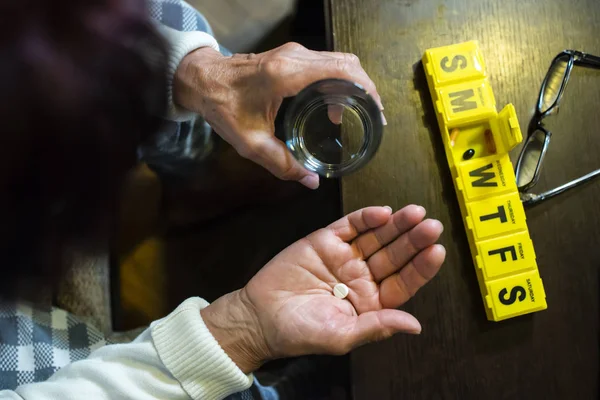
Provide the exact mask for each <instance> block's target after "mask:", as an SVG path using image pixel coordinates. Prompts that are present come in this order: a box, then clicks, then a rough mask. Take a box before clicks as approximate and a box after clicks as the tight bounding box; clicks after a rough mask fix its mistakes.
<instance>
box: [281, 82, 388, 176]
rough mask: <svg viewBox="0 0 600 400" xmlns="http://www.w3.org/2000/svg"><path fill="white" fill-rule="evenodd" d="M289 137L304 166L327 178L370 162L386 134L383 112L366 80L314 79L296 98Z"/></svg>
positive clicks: (291, 107)
mask: <svg viewBox="0 0 600 400" xmlns="http://www.w3.org/2000/svg"><path fill="white" fill-rule="evenodd" d="M284 127H285V141H286V144H287V147H288V148H289V150H290V151H291V152H292V154H293V155H294V157H296V159H297V160H298V161H299V162H300V163H301V164H302V165H304V167H305V168H306V169H308V170H310V171H314V172H316V173H318V174H319V175H321V176H323V177H326V178H336V177H340V176H344V175H348V174H350V173H352V172H355V171H357V170H358V169H360V168H362V167H363V166H365V165H366V164H367V163H368V162H369V161H370V160H371V159H372V158H373V156H374V155H375V153H376V152H377V150H378V149H379V145H380V144H381V140H382V137H383V121H382V116H381V111H380V109H379V107H378V106H377V103H376V102H375V100H374V99H373V98H372V97H371V96H370V95H369V94H368V93H367V92H366V91H365V89H364V88H363V87H361V86H360V85H358V84H356V83H353V82H350V81H346V80H340V79H327V80H322V81H318V82H315V83H313V84H312V85H310V86H308V87H306V88H305V89H304V90H302V92H300V93H299V94H298V95H297V96H296V97H294V98H293V99H292V101H291V103H290V105H289V108H288V109H287V112H286V114H285V120H284Z"/></svg>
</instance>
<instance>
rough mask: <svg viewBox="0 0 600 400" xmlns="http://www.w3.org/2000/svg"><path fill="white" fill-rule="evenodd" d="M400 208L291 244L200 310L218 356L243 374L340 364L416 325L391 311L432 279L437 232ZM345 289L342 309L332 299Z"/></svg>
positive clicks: (440, 255)
mask: <svg viewBox="0 0 600 400" xmlns="http://www.w3.org/2000/svg"><path fill="white" fill-rule="evenodd" d="M424 216H425V210H424V209H423V208H422V207H418V206H414V205H411V206H408V207H405V208H404V209H402V210H400V211H398V212H396V213H395V214H393V215H391V211H390V209H389V208H386V207H369V208H365V209H362V210H359V211H356V212H354V213H352V214H350V215H348V216H346V217H344V218H342V219H340V220H338V221H337V222H335V223H333V224H332V225H330V226H329V227H327V228H325V229H321V230H319V231H317V232H314V233H313V234H311V235H309V236H307V237H306V238H304V239H302V240H300V241H298V242H296V243H294V244H293V245H291V246H290V247H288V248H287V249H285V250H284V251H283V252H281V253H280V254H278V255H277V256H276V257H275V258H274V259H273V260H271V261H270V262H269V263H268V264H267V265H266V266H265V267H264V268H263V269H262V270H261V271H259V272H258V274H257V275H256V276H255V277H254V278H252V280H251V281H250V282H249V283H248V285H247V286H246V287H245V288H244V289H242V290H240V291H238V292H235V293H232V294H230V295H227V296H224V297H222V298H220V299H218V300H217V301H216V302H215V303H213V304H211V305H210V306H209V307H207V308H206V309H204V310H202V316H203V318H204V320H205V323H206V325H207V326H208V328H209V330H210V331H211V333H212V334H213V335H214V336H215V338H216V339H217V341H218V342H219V343H220V344H221V347H223V349H224V350H225V351H226V352H227V353H228V354H229V356H230V357H231V358H232V359H233V360H234V362H236V364H237V365H238V366H239V367H240V368H241V369H242V370H243V371H245V372H247V373H248V372H252V371H254V370H255V369H257V368H258V367H259V366H260V365H261V364H262V363H263V362H265V361H267V360H271V359H274V358H280V357H289V356H298V355H304V354H344V353H347V352H349V351H350V350H352V349H354V348H356V347H357V346H360V345H362V344H364V343H367V342H371V341H377V340H382V339H385V338H388V337H390V336H392V335H393V334H395V333H398V332H405V333H411V334H418V333H420V331H421V325H420V324H419V321H417V319H416V318H415V317H413V316H412V315H410V314H408V313H406V312H404V311H400V310H396V308H397V307H399V306H401V305H403V304H404V303H406V302H407V301H408V300H409V299H410V298H411V297H412V296H414V295H415V293H416V292H417V290H419V288H421V287H422V286H423V285H425V284H426V283H427V282H429V280H430V279H432V278H433V277H434V276H435V274H436V273H437V272H438V270H439V269H440V267H441V265H442V263H443V261H444V258H445V255H446V252H445V249H444V247H442V246H441V245H437V244H435V243H436V241H437V240H438V238H439V236H440V234H441V233H442V230H443V227H442V224H441V223H440V222H439V221H436V220H425V221H423V218H424ZM338 283H344V284H345V285H347V286H348V288H349V294H348V296H347V297H346V298H345V299H340V298H337V297H335V296H334V295H333V294H332V290H333V287H334V286H335V285H336V284H338Z"/></svg>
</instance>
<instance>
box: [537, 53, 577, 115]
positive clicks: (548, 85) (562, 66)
mask: <svg viewBox="0 0 600 400" xmlns="http://www.w3.org/2000/svg"><path fill="white" fill-rule="evenodd" d="M570 58H571V56H570V55H569V54H562V55H561V56H559V57H558V58H556V59H555V60H554V62H553V63H552V65H551V66H550V69H549V70H548V73H547V74H546V79H545V81H544V88H543V92H542V94H541V97H540V103H539V105H538V107H539V109H538V111H539V112H540V113H542V114H544V113H546V112H548V111H549V110H551V109H552V108H554V107H555V106H556V104H557V102H558V99H559V97H560V94H561V93H560V91H561V86H562V85H563V82H564V80H565V77H566V75H567V69H568V65H569V60H570Z"/></svg>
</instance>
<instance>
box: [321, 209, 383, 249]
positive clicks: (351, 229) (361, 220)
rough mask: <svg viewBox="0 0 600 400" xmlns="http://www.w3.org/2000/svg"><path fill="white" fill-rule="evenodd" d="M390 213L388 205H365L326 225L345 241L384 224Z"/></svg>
mask: <svg viewBox="0 0 600 400" xmlns="http://www.w3.org/2000/svg"><path fill="white" fill-rule="evenodd" d="M391 214H392V209H391V208H389V207H367V208H362V209H360V210H357V211H354V212H352V213H350V214H348V215H346V216H345V217H344V218H341V219H338V220H337V221H335V222H334V223H332V224H331V225H329V226H328V229H331V230H333V231H334V233H335V234H336V236H338V237H339V238H340V239H342V240H343V241H345V242H350V241H352V240H354V239H355V238H356V237H357V236H358V235H360V234H361V233H363V232H366V231H368V230H369V229H373V228H377V227H380V226H381V225H383V224H385V223H386V222H387V220H388V219H389V218H390V215H391Z"/></svg>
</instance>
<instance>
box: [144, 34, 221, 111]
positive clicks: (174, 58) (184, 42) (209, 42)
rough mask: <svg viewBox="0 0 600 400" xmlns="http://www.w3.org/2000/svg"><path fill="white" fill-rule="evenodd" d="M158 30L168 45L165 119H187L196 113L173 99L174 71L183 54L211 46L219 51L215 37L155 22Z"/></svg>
mask: <svg viewBox="0 0 600 400" xmlns="http://www.w3.org/2000/svg"><path fill="white" fill-rule="evenodd" d="M155 25H156V28H157V30H158V32H159V33H160V34H161V35H162V36H163V38H165V40H166V42H167V46H168V47H169V59H168V62H167V101H168V104H167V107H168V108H167V115H166V116H165V118H166V119H168V120H171V121H178V122H179V121H189V120H191V119H193V118H194V117H195V116H196V114H195V113H193V112H191V111H188V110H186V109H184V108H182V107H180V106H178V105H177V104H175V102H174V101H173V79H174V77H175V71H177V68H178V67H179V64H180V63H181V61H182V60H183V58H184V57H185V56H187V55H188V54H189V53H191V52H192V51H194V50H197V49H199V48H202V47H212V48H213V49H215V50H216V51H219V44H218V43H217V41H216V39H215V38H213V37H212V36H211V35H209V34H208V33H206V32H200V31H190V32H184V31H178V30H176V29H172V28H170V27H168V26H166V25H163V24H160V23H155Z"/></svg>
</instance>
